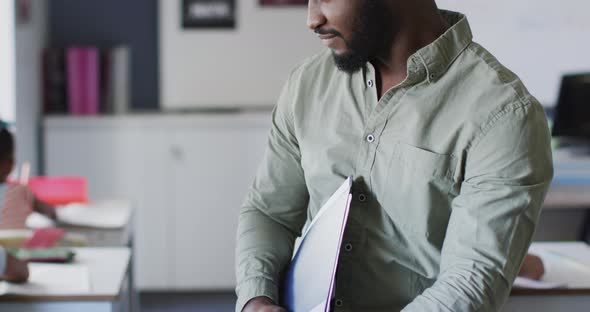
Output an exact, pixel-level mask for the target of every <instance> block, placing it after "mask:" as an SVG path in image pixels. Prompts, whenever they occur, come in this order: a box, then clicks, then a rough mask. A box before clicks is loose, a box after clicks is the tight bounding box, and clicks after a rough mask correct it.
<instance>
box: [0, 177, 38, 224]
mask: <svg viewBox="0 0 590 312" xmlns="http://www.w3.org/2000/svg"><path fill="white" fill-rule="evenodd" d="M3 197H4V200H3V202H2V209H0V211H1V212H0V229H20V228H25V223H26V220H27V217H28V216H29V215H30V214H31V212H32V211H33V200H34V197H33V193H32V192H31V191H30V190H29V189H28V188H27V187H26V186H24V185H20V184H13V183H8V184H6V188H5V193H4V196H3Z"/></svg>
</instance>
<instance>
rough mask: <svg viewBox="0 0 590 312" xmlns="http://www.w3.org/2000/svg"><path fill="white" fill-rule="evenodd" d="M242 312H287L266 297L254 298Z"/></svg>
mask: <svg viewBox="0 0 590 312" xmlns="http://www.w3.org/2000/svg"><path fill="white" fill-rule="evenodd" d="M242 312H287V310H286V309H285V308H282V307H280V306H278V305H276V304H275V303H274V302H272V300H270V298H268V297H256V298H254V299H252V300H250V301H248V303H247V304H246V306H245V307H244V309H243V310H242Z"/></svg>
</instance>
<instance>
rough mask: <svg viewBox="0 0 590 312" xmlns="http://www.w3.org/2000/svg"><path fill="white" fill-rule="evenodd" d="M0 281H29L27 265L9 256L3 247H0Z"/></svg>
mask: <svg viewBox="0 0 590 312" xmlns="http://www.w3.org/2000/svg"><path fill="white" fill-rule="evenodd" d="M0 279H3V280H6V281H9V282H13V283H24V282H26V281H27V279H29V268H28V266H27V263H26V262H24V261H21V260H18V259H17V258H15V257H13V256H12V255H9V254H8V253H7V252H6V250H4V248H3V247H2V246H0Z"/></svg>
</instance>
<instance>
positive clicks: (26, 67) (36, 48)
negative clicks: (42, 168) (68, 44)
mask: <svg viewBox="0 0 590 312" xmlns="http://www.w3.org/2000/svg"><path fill="white" fill-rule="evenodd" d="M2 2H12V1H6V0H3V1H2ZM30 5H31V12H30V15H31V16H30V21H29V22H28V23H25V24H19V23H17V24H16V33H15V36H16V140H17V149H16V157H17V161H18V163H22V162H23V161H29V162H30V163H31V168H32V173H33V174H35V173H37V172H38V169H39V167H38V135H37V129H38V120H39V110H40V107H41V103H42V94H41V52H42V49H43V48H44V47H45V43H46V39H47V34H46V33H47V27H46V24H47V7H46V6H47V2H46V1H30Z"/></svg>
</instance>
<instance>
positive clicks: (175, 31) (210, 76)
mask: <svg viewBox="0 0 590 312" xmlns="http://www.w3.org/2000/svg"><path fill="white" fill-rule="evenodd" d="M258 2H259V0H236V3H237V6H238V8H237V12H238V16H237V27H236V29H235V30H183V29H182V28H181V27H180V24H181V18H180V12H181V11H180V4H181V1H170V0H160V75H161V76H160V77H161V78H160V86H161V102H162V103H161V104H162V106H161V107H162V108H163V109H175V108H194V107H201V108H202V107H235V106H241V107H243V106H272V105H273V104H274V102H275V100H276V98H277V97H278V94H279V91H280V89H281V87H282V85H283V83H284V82H285V80H286V78H287V75H288V74H289V71H290V70H291V69H292V68H293V67H294V66H295V65H296V64H298V63H299V62H301V61H302V60H303V59H304V58H306V57H308V56H311V55H313V54H315V53H317V52H318V51H320V50H321V49H322V46H321V43H320V42H319V40H317V38H316V37H315V35H314V34H313V33H312V32H311V31H309V30H308V29H307V26H306V19H307V9H306V7H305V6H303V7H295V8H293V7H290V8H272V9H269V8H261V7H260V6H259V5H258Z"/></svg>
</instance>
